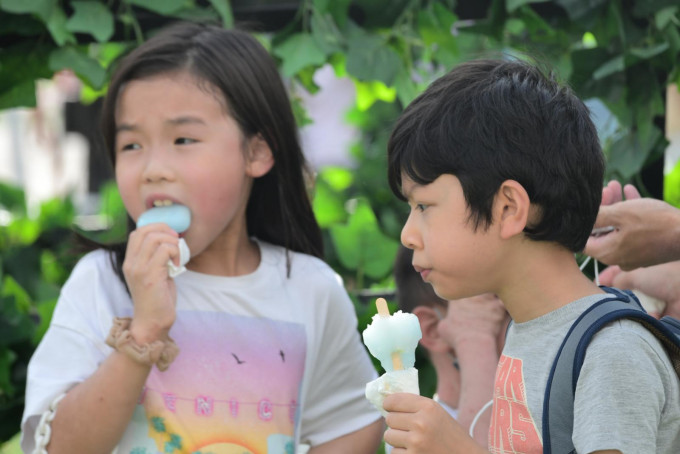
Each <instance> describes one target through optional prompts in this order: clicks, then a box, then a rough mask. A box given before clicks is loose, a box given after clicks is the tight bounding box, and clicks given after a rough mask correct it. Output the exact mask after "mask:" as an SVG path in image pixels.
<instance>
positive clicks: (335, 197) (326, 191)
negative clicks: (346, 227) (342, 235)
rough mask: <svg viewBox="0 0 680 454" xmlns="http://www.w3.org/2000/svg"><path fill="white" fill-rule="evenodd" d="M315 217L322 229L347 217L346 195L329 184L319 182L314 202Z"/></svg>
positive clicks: (315, 190)
mask: <svg viewBox="0 0 680 454" xmlns="http://www.w3.org/2000/svg"><path fill="white" fill-rule="evenodd" d="M312 207H313V209H314V217H315V218H316V221H317V222H318V223H319V226H320V227H321V228H322V229H325V228H329V227H331V226H333V225H335V224H337V223H339V222H344V221H345V220H346V219H347V212H346V211H345V206H344V197H341V196H340V195H339V194H337V193H336V192H333V191H332V190H331V188H329V186H328V184H324V183H323V182H317V184H316V185H315V187H314V200H313V202H312Z"/></svg>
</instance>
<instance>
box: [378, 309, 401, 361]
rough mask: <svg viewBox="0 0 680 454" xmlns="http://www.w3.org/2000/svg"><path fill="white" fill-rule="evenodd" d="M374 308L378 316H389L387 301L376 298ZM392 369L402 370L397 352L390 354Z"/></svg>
mask: <svg viewBox="0 0 680 454" xmlns="http://www.w3.org/2000/svg"><path fill="white" fill-rule="evenodd" d="M375 307H377V308H378V314H380V315H381V316H382V317H389V316H390V309H389V308H388V307H387V301H385V298H378V299H377V300H375ZM392 368H393V369H394V370H403V369H404V363H402V362H401V355H399V353H397V352H393V353H392Z"/></svg>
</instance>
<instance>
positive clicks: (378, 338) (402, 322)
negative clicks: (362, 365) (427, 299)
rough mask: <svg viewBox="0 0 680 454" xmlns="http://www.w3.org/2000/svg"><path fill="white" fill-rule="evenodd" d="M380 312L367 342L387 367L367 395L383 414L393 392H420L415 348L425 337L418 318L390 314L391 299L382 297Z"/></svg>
mask: <svg viewBox="0 0 680 454" xmlns="http://www.w3.org/2000/svg"><path fill="white" fill-rule="evenodd" d="M375 304H376V306H377V307H378V313H377V314H376V315H374V316H373V320H372V322H371V324H370V325H368V327H366V329H365V330H364V332H363V338H364V344H365V345H366V347H367V348H368V351H369V352H371V355H373V356H375V357H376V358H377V359H378V360H379V361H380V364H381V365H382V367H383V369H385V373H384V374H383V375H381V376H380V377H378V378H377V379H375V380H373V381H371V382H369V383H367V384H366V398H367V399H368V400H369V402H371V403H372V404H373V405H374V406H375V407H376V408H377V409H378V410H380V412H381V413H382V414H383V416H384V415H385V414H386V413H385V411H384V410H383V400H385V397H386V396H387V395H389V394H393V393H403V392H407V393H413V394H420V388H419V387H418V371H417V370H416V368H415V367H414V365H415V362H416V356H415V350H416V347H417V346H418V341H419V340H420V338H421V337H423V335H422V333H421V331H420V323H419V322H418V317H416V316H415V315H413V314H408V313H405V312H402V311H397V312H395V313H394V314H393V315H390V312H389V309H388V308H387V302H386V301H385V300H384V299H383V298H378V299H377V300H376V302H375Z"/></svg>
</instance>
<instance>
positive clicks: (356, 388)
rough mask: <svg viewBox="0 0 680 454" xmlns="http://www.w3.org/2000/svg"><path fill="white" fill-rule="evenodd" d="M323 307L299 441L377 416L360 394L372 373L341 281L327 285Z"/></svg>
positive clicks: (331, 435) (317, 439) (322, 437)
mask: <svg viewBox="0 0 680 454" xmlns="http://www.w3.org/2000/svg"><path fill="white" fill-rule="evenodd" d="M329 287H330V288H329V294H328V302H327V310H326V313H325V314H320V315H322V317H318V318H317V320H318V321H319V322H320V323H321V324H322V326H316V327H315V331H316V332H317V333H318V335H317V339H318V342H319V345H318V347H319V348H318V349H317V353H316V362H315V366H314V369H313V371H312V373H311V375H310V379H309V384H308V390H307V395H306V399H305V408H304V412H303V419H302V423H301V436H300V439H301V441H302V442H307V443H310V444H311V445H312V446H315V445H319V444H322V443H325V442H328V441H330V440H334V439H335V438H338V437H340V436H343V435H346V434H349V433H351V432H354V431H357V430H359V429H361V428H363V427H365V426H367V425H369V424H371V423H373V422H374V421H376V420H378V419H379V418H380V414H379V413H378V412H377V411H376V410H375V409H374V408H373V407H372V406H371V405H370V404H369V402H368V401H367V400H366V397H365V388H366V383H368V382H369V381H371V380H373V379H375V378H376V377H377V373H376V371H375V368H374V367H373V364H372V363H371V361H370V358H369V357H368V353H367V352H366V349H365V348H364V346H363V344H362V342H361V336H360V334H359V332H358V331H357V318H356V314H355V311H354V306H353V304H352V302H351V300H350V299H349V297H348V296H347V293H346V292H345V290H344V288H342V286H341V285H339V284H336V283H334V285H331V286H329Z"/></svg>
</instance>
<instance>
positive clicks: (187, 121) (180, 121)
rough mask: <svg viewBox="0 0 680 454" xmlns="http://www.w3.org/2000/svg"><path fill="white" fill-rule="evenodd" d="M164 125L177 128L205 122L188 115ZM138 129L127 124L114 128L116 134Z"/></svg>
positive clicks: (172, 119)
mask: <svg viewBox="0 0 680 454" xmlns="http://www.w3.org/2000/svg"><path fill="white" fill-rule="evenodd" d="M165 123H168V124H170V125H172V126H179V125H186V124H199V125H205V124H206V123H205V121H204V120H203V119H201V118H199V117H192V116H190V115H186V116H182V117H177V118H171V119H169V120H166V121H165ZM138 129H139V127H138V126H137V125H134V124H129V123H121V124H119V125H118V126H116V133H119V132H123V131H133V132H134V131H137V130H138Z"/></svg>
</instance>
